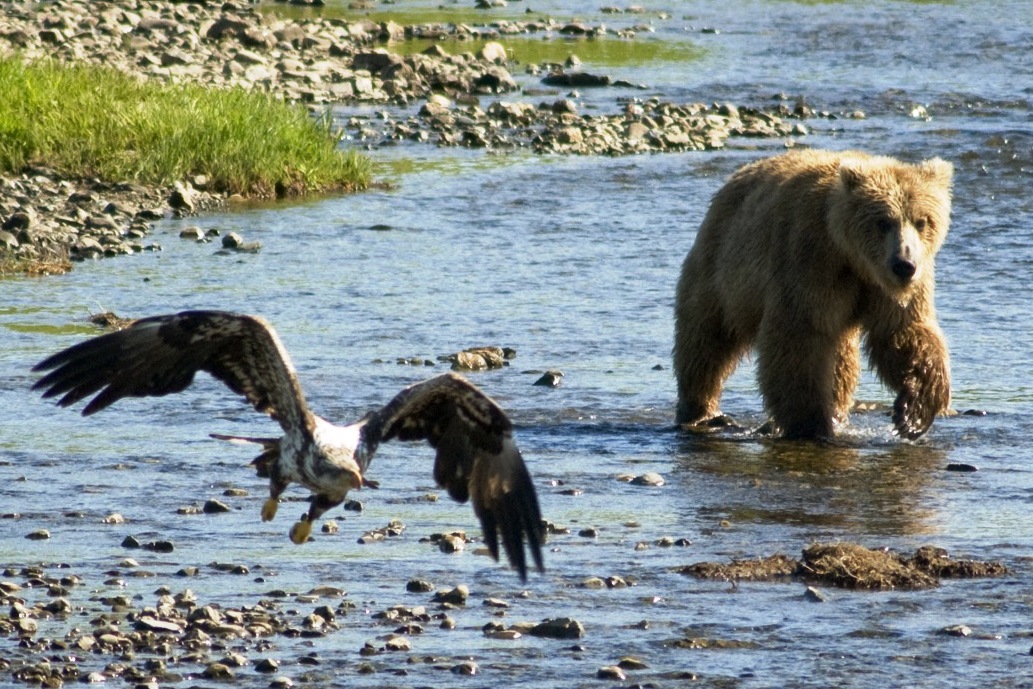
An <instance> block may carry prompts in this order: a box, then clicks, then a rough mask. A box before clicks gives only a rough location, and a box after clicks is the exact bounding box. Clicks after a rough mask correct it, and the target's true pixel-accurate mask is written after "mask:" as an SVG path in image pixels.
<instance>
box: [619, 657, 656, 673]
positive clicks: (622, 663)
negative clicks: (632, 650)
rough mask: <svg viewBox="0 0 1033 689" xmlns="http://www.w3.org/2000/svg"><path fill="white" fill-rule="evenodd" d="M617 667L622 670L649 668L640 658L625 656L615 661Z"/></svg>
mask: <svg viewBox="0 0 1033 689" xmlns="http://www.w3.org/2000/svg"><path fill="white" fill-rule="evenodd" d="M617 667H619V668H621V669H622V670H646V669H648V668H649V666H648V665H646V664H645V662H643V661H642V660H641V659H640V658H634V657H632V656H625V657H623V658H621V659H620V660H619V661H617Z"/></svg>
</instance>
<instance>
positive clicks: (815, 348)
mask: <svg viewBox="0 0 1033 689" xmlns="http://www.w3.org/2000/svg"><path fill="white" fill-rule="evenodd" d="M787 330H788V331H789V332H790V333H792V336H787V335H786V331H787ZM838 354H839V351H838V350H837V347H836V343H835V342H833V341H831V340H829V338H828V337H827V336H825V335H822V334H820V333H818V332H814V331H813V330H812V331H810V332H808V329H807V328H806V326H799V325H792V324H790V323H789V322H788V320H781V319H778V318H768V317H766V318H765V323H764V324H762V326H761V332H760V335H759V337H758V339H757V376H758V381H759V384H760V392H761V394H762V395H763V396H764V405H765V407H766V408H767V410H768V413H769V414H771V417H772V420H773V421H774V423H775V426H776V427H777V428H778V430H779V432H780V433H781V436H782V437H783V438H786V439H790V440H817V439H830V438H832V436H833V418H834V416H835V413H836V403H837V399H836V397H837V391H834V387H835V383H836V380H835V376H836V373H837V370H836V369H837V364H838V363H839V357H838Z"/></svg>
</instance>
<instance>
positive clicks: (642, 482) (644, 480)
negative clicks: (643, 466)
mask: <svg viewBox="0 0 1033 689" xmlns="http://www.w3.org/2000/svg"><path fill="white" fill-rule="evenodd" d="M631 485H633V486H662V485H664V477H663V476H661V475H660V474H658V473H656V472H655V471H650V472H648V473H645V474H642V475H641V476H636V477H635V478H633V479H631Z"/></svg>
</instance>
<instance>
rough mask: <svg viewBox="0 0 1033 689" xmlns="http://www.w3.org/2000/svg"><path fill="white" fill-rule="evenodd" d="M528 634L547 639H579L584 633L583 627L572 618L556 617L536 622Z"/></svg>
mask: <svg viewBox="0 0 1033 689" xmlns="http://www.w3.org/2000/svg"><path fill="white" fill-rule="evenodd" d="M528 634H530V635H531V636H537V637H542V638H547V639H580V638H582V637H583V636H584V635H585V627H584V625H582V624H581V623H580V622H578V621H577V620H575V619H573V618H570V617H557V618H550V619H547V620H543V621H542V622H540V623H539V624H536V625H535V626H534V627H532V628H531V629H530V630H528Z"/></svg>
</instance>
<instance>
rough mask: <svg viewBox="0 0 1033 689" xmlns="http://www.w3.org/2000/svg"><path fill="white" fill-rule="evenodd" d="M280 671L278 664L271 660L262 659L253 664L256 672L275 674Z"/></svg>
mask: <svg viewBox="0 0 1033 689" xmlns="http://www.w3.org/2000/svg"><path fill="white" fill-rule="evenodd" d="M279 669H280V663H279V661H277V660H274V659H272V658H263V659H262V660H260V661H258V662H257V663H255V671H256V672H265V673H269V672H276V671H277V670H279Z"/></svg>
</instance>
